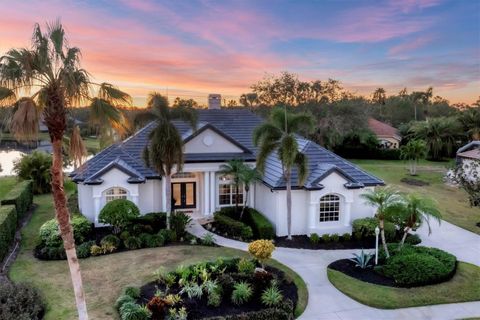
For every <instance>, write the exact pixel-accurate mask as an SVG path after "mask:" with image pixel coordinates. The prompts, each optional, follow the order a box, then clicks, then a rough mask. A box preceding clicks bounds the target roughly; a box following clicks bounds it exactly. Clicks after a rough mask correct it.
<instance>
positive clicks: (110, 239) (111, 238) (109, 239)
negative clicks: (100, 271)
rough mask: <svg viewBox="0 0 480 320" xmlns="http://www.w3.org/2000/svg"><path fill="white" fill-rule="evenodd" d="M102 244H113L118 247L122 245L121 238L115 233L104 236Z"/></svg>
mask: <svg viewBox="0 0 480 320" xmlns="http://www.w3.org/2000/svg"><path fill="white" fill-rule="evenodd" d="M100 245H102V246H103V245H112V246H114V247H116V248H118V247H119V246H120V239H119V238H118V237H117V236H115V235H113V234H109V235H107V236H105V237H103V238H102V240H100Z"/></svg>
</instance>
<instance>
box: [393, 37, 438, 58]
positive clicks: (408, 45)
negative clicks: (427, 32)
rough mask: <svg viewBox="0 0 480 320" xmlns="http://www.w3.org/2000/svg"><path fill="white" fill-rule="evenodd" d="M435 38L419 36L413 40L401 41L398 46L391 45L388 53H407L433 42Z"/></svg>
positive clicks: (394, 54)
mask: <svg viewBox="0 0 480 320" xmlns="http://www.w3.org/2000/svg"><path fill="white" fill-rule="evenodd" d="M432 40H433V38H432V37H418V38H416V39H414V40H412V41H406V42H403V43H400V44H398V45H396V46H393V47H391V48H390V49H389V50H388V53H389V54H390V55H392V56H396V55H399V54H403V53H407V52H410V51H413V50H415V49H418V48H421V47H423V46H425V45H426V44H429V43H431V42H432Z"/></svg>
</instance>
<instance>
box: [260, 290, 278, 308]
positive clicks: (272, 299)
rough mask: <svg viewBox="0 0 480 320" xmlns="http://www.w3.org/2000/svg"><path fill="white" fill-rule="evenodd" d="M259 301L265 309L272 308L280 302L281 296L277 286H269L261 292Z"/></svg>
mask: <svg viewBox="0 0 480 320" xmlns="http://www.w3.org/2000/svg"><path fill="white" fill-rule="evenodd" d="M261 300H262V303H263V304H264V305H266V306H267V307H274V306H278V305H279V304H280V303H281V302H282V300H283V295H282V292H281V291H280V289H278V287H277V286H271V287H269V288H267V289H265V290H264V291H263V292H262V296H261Z"/></svg>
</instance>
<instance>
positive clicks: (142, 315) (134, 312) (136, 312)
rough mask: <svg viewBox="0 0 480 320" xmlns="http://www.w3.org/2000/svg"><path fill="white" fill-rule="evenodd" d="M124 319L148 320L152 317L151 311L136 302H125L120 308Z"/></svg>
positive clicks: (121, 316)
mask: <svg viewBox="0 0 480 320" xmlns="http://www.w3.org/2000/svg"><path fill="white" fill-rule="evenodd" d="M119 313H120V318H121V319H122V320H147V319H150V311H148V309H147V308H146V307H142V306H140V305H138V304H136V303H134V302H125V303H124V304H123V305H122V306H121V307H120V310H119Z"/></svg>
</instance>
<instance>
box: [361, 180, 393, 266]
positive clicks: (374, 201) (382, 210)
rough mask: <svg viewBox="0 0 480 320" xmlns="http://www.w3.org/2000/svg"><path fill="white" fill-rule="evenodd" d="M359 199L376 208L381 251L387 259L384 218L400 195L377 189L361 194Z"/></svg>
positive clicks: (388, 189) (388, 255) (390, 190)
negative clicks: (381, 245)
mask: <svg viewBox="0 0 480 320" xmlns="http://www.w3.org/2000/svg"><path fill="white" fill-rule="evenodd" d="M361 197H362V198H363V199H364V200H365V203H367V204H368V205H370V206H373V207H376V208H377V213H376V214H375V217H376V218H377V220H378V226H379V228H380V236H381V238H382V244H383V249H384V250H385V254H386V256H387V258H389V257H390V253H389V252H388V247H387V241H386V239H385V217H386V212H387V211H388V208H389V207H390V206H392V205H395V204H396V203H398V202H399V201H400V195H399V194H398V192H397V191H395V190H393V189H390V188H378V189H376V190H369V191H367V192H366V193H363V194H361Z"/></svg>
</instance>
